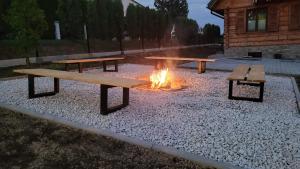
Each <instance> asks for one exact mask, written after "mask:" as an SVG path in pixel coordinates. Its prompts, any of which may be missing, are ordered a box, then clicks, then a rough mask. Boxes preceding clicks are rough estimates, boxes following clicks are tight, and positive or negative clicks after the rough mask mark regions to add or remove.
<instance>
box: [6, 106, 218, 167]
mask: <svg viewBox="0 0 300 169" xmlns="http://www.w3.org/2000/svg"><path fill="white" fill-rule="evenodd" d="M0 126H1V128H0V168H3V169H4V168H22V169H23V168H24V169H30V168H41V169H48V168H49V169H50V168H56V169H67V168H72V169H75V168H78V169H79V168H85V169H90V168H103V169H106V168H107V169H111V168H113V169H119V168H120V169H121V168H122V169H123V168H128V169H134V168H143V169H148V168H149V169H150V168H161V169H171V168H185V169H212V168H214V167H205V166H202V165H200V164H198V163H194V162H191V161H187V160H184V159H181V158H177V157H173V156H171V155H168V154H164V153H160V152H156V151H153V150H150V149H146V148H143V147H139V146H136V145H131V144H128V143H125V142H122V141H118V140H115V139H112V138H108V137H104V136H101V135H96V134H92V133H88V132H86V131H83V130H79V129H74V128H71V127H69V126H65V125H61V124H57V123H54V122H50V121H47V120H42V119H37V118H33V117H30V116H27V115H23V114H20V113H17V112H12V111H9V110H6V109H2V108H0Z"/></svg>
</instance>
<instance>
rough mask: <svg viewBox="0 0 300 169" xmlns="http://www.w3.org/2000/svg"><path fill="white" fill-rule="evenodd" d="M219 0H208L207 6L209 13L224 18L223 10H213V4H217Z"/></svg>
mask: <svg viewBox="0 0 300 169" xmlns="http://www.w3.org/2000/svg"><path fill="white" fill-rule="evenodd" d="M218 1H219V0H210V1H209V3H208V5H207V8H208V9H209V10H210V11H211V14H213V15H215V16H217V17H219V18H222V19H224V10H215V8H214V7H215V5H216V4H217V2H218Z"/></svg>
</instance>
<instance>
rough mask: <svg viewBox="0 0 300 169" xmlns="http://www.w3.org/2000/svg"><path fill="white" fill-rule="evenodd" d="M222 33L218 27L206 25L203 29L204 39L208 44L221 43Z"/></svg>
mask: <svg viewBox="0 0 300 169" xmlns="http://www.w3.org/2000/svg"><path fill="white" fill-rule="evenodd" d="M220 34H221V31H220V27H219V26H218V25H214V24H206V25H205V26H204V28H203V37H204V40H205V42H206V43H215V42H219V40H220V38H221V35H220Z"/></svg>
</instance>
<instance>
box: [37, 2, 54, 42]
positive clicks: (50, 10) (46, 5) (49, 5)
mask: <svg viewBox="0 0 300 169" xmlns="http://www.w3.org/2000/svg"><path fill="white" fill-rule="evenodd" d="M37 2H38V4H39V7H40V8H41V9H42V10H43V11H44V12H45V17H46V21H47V23H48V25H49V29H48V31H46V32H45V33H44V34H43V36H42V37H43V39H54V38H55V37H54V32H55V28H54V21H55V20H56V19H57V15H56V11H57V7H58V0H38V1H37Z"/></svg>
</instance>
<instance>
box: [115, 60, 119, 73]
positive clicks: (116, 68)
mask: <svg viewBox="0 0 300 169" xmlns="http://www.w3.org/2000/svg"><path fill="white" fill-rule="evenodd" d="M118 64H119V63H118V61H117V60H116V61H115V72H118V71H119V68H118Z"/></svg>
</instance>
